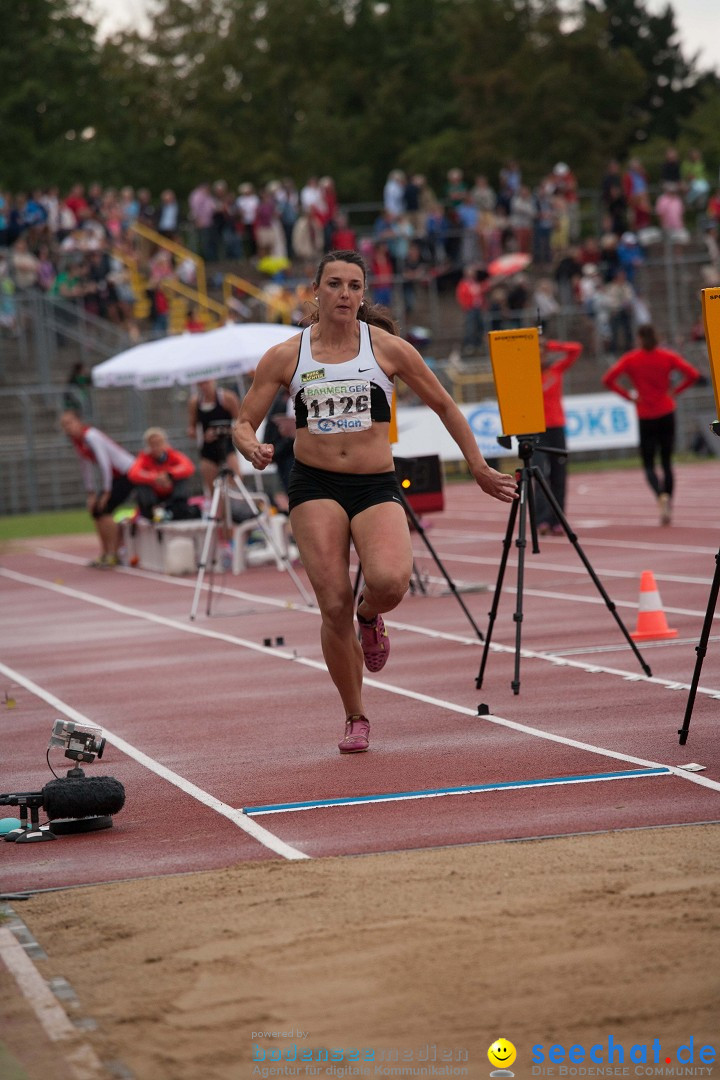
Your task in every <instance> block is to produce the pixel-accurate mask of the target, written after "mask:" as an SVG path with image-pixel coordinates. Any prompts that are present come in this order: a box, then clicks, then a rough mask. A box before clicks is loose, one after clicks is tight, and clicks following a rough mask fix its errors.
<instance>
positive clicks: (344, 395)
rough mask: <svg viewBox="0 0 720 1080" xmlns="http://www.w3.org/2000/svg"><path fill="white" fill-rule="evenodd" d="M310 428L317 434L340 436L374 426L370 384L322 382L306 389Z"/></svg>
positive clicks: (360, 382) (304, 390) (304, 392)
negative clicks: (371, 411) (371, 413)
mask: <svg viewBox="0 0 720 1080" xmlns="http://www.w3.org/2000/svg"><path fill="white" fill-rule="evenodd" d="M303 394H304V395H305V403H306V404H307V413H308V430H309V431H310V432H311V433H312V434H313V435H340V434H345V433H346V432H351V431H365V430H367V428H369V427H371V426H372V417H371V415H370V383H369V382H363V381H358V382H347V383H339V382H337V383H318V384H316V385H315V386H312V385H310V386H306V387H304V389H303Z"/></svg>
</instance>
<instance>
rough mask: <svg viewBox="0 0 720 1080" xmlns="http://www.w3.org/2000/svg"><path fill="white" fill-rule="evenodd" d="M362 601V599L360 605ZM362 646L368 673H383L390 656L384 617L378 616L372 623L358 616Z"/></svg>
mask: <svg viewBox="0 0 720 1080" xmlns="http://www.w3.org/2000/svg"><path fill="white" fill-rule="evenodd" d="M361 601H362V597H360V600H359V601H358V604H359V603H360V602H361ZM358 626H359V627H360V633H359V634H358V637H359V638H360V644H361V645H362V651H363V656H364V657H365V667H366V668H367V669H368V671H372V672H378V671H382V669H383V668H384V667H385V665H386V663H387V658H388V656H389V655H390V639H389V637H388V633H387V630H386V629H385V623H384V622H383V617H382V615H376V616H375V618H374V619H371V620H370V622H368V621H367V620H365V619H363V618H362V617H361V616H360V615H358Z"/></svg>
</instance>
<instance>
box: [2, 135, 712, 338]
mask: <svg viewBox="0 0 720 1080" xmlns="http://www.w3.org/2000/svg"><path fill="white" fill-rule="evenodd" d="M583 194H585V193H583ZM377 205H378V211H377V213H376V215H375V217H374V220H372V221H371V222H370V223H367V222H365V223H364V224H363V226H362V228H360V227H359V226H357V227H356V226H354V225H353V222H352V220H351V218H350V217H349V215H348V212H347V210H344V209H343V208H342V206H341V203H340V199H339V196H338V193H337V192H336V190H335V184H334V182H333V179H332V178H331V177H329V176H322V177H310V178H308V179H307V180H306V182H305V183H304V184H303V185H302V186H300V187H297V186H296V184H295V182H294V181H293V180H292V179H290V178H288V177H285V178H283V179H278V180H273V181H270V182H269V183H267V184H265V185H263V186H261V187H256V186H255V185H254V184H253V183H251V182H249V181H241V182H240V183H239V184H237V185H236V186H232V185H230V184H228V183H227V182H226V181H225V180H218V181H215V182H214V183H213V182H210V181H203V182H201V183H199V184H197V186H196V187H195V188H194V189H193V190H192V192H191V193H190V195H189V198H188V200H187V202H186V203H182V204H181V202H180V201H179V200H178V198H177V197H176V195H175V193H174V192H173V191H171V190H169V189H168V190H165V191H163V192H162V193H161V194H160V196H159V198H158V199H155V198H154V197H153V195H152V194H151V192H150V191H149V190H148V189H147V188H139V189H137V190H135V189H134V188H132V187H123V188H119V189H118V188H103V187H102V186H101V185H100V184H97V183H95V184H91V185H89V186H88V187H87V188H86V187H85V186H84V185H83V184H81V183H77V184H75V185H74V186H73V187H72V188H71V190H70V191H69V192H67V193H63V192H61V191H60V190H59V189H58V188H57V187H47V188H45V189H41V190H35V191H32V192H30V193H16V194H11V193H8V192H4V191H2V190H0V329H2V330H4V331H5V332H10V333H13V332H15V331H16V330H17V319H18V304H17V299H18V297H20V296H22V295H24V294H27V293H29V292H32V291H40V292H42V293H45V294H48V295H51V296H57V297H60V298H62V299H64V300H67V301H70V302H72V303H74V304H76V305H80V306H82V308H83V309H84V310H85V311H87V312H88V313H90V314H92V315H95V316H98V317H99V318H102V319H106V320H109V321H110V322H112V323H115V324H117V325H118V326H120V327H121V328H123V329H125V330H126V331H127V332H128V333H129V334H130V335H131V336H132V337H133V338H135V339H137V338H139V337H140V336H141V335H151V334H155V335H161V334H164V333H167V332H168V329H169V318H168V315H169V301H168V287H169V286H170V285H171V283H173V282H179V283H180V285H181V286H184V287H185V288H186V289H192V288H195V287H196V286H197V284H198V282H197V264H196V261H194V260H193V259H192V258H185V259H183V258H182V257H178V256H177V255H175V254H174V252H175V251H181V250H182V249H181V247H179V246H178V247H177V248H173V247H172V246H171V247H170V249H167V248H164V247H158V246H157V245H155V244H154V243H153V242H152V240H151V239H149V238H148V234H147V233H146V234H145V235H143V234H142V230H139V233H140V235H138V230H134V229H133V226H145V227H146V229H150V230H153V231H154V232H155V233H159V234H160V235H161V236H162V237H163V238H165V240H166V241H169V242H174V243H175V244H177V245H186V246H188V247H190V248H192V249H194V250H195V251H196V252H197V253H198V254H199V255H200V256H201V257H202V259H204V260H205V262H206V263H207V264H208V265H209V267H210V271H211V273H212V271H213V266H214V265H215V264H218V263H222V266H223V268H227V267H228V264H229V266H230V267H232V265H233V263H237V264H238V266H239V265H241V264H242V265H248V264H250V265H251V266H252V267H254V268H255V269H256V270H257V272H258V274H259V275H261V277H262V276H263V275H264V277H265V278H266V279H268V278H269V279H273V284H272V285H271V288H276V289H278V290H280V291H282V292H283V293H284V290H285V283H286V281H287V279H288V277H292V278H295V279H304V281H305V282H306V281H307V280H308V278H309V277H311V272H312V270H313V269H314V266H315V264H316V263H317V260H318V258H319V257H321V256H322V254H323V253H324V252H327V251H329V250H332V249H338V248H357V249H358V250H360V251H361V252H362V254H363V255H364V256H365V259H366V263H367V265H368V269H369V278H370V285H371V292H372V298H373V300H374V301H375V302H377V303H382V304H385V305H387V306H388V307H390V308H391V310H392V311H393V312H394V313H395V314H396V315H397V316H399V317H400V319H401V322H402V323H403V325H404V329H405V330H406V332H407V330H408V329H409V328H410V326H411V323H412V321H413V316H414V313H415V312H416V311H417V310H418V305H419V299H420V295H421V294H420V290H421V288H422V286H423V283H426V282H429V281H432V280H434V281H435V282H436V283H443V285H444V287H445V288H446V290H448V289H449V290H452V292H453V294H454V297H455V301H456V305H457V309H458V328H459V343H460V342H461V345H462V349H463V350H464V351H465V352H466V353H473V352H475V351H477V350H480V349H482V347H483V341H484V338H485V335H486V333H487V331H488V330H492V329H501V328H507V327H512V326H515V325H521V324H522V322H523V320H524V319H526V318H527V316H528V313H532V315H533V317H534V316H535V313H539V316H540V320H541V322H542V323H543V325H549V326H550V327H552V323H553V320H554V319H555V317H556V316H557V315H558V313H560V312H561V311H562V310H565V309H568V308H571V307H572V308H574V309H575V310H577V311H580V312H582V313H583V315H584V317H585V319H586V324H587V335H588V338H589V340H590V343H591V344H594V346H595V351H598V350H599V351H600V352H602V351H607V352H610V353H612V354H615V355H617V354H619V353H620V352H622V351H623V350H626V349H628V348H629V347H630V344H631V342H632V339H633V333H634V329H635V327H636V326H637V325H639V324H642V323H645V322H648V321H649V320H650V317H651V314H652V313H651V311H650V310H649V306H648V298H647V297H644V296H643V295H641V293H640V292H639V291H638V271H639V268H640V267H641V266H642V265H643V263H644V262H645V260H646V259H647V257H648V253H649V252H652V251H653V248H654V247H655V245H663V244H668V243H669V244H671V245H672V246H673V250H675V249H677V248H682V247H683V246H685V245H687V244H688V243H689V242H690V241H691V240H692V239H693V238H700V239H702V240H703V241H704V242H705V245H706V247H707V250H708V252H709V255H710V260H711V269H710V271H709V273H710V274H712V275H713V276H714V275H716V274H717V270H718V247H717V242H716V233H717V228H718V222H719V221H720V191H718V190H717V187H716V185H714V184H713V183H711V180H710V175H709V171H708V169H707V167H706V165H705V163H704V161H703V157H702V153H701V151H700V150H698V149H691V150H690V151H688V153H687V154H686V155H685V156H684V157H682V158H681V156H680V155H679V154H678V152H677V150H676V149H675V148H674V147H672V146H671V147H668V149H667V152H666V154H665V158H664V161H663V163H662V167H661V169H660V170H659V172H658V174H657V175H653V176H650V175H648V173H647V171H646V170H645V169H644V167H643V165H642V163H641V162H640V160H639V159H638V158H635V157H633V158H631V159H630V160H629V161H628V162H627V163H626V164H625V165H624V166H623V165H621V164H620V163H619V162H618V161H610V162H608V164H607V167H606V169H605V172H604V174H603V176H602V177H601V178H600V179H599V183H598V188H597V192H596V193H595V196H594V198H593V199H591V200H590V202H589V203H588V202H587V201H586V199H585V198H584V199H583V200H582V201H581V193H580V191H579V187H578V182H577V178H576V176H575V174H574V172H573V169H572V167H571V166H570V165H568V164H566V163H565V162H557V163H555V164H554V165H553V166H552V167H551V168H549V169H548V170H547V172H546V173H545V175H543V176H542V177H541V178H540V179H539V180H538V181H537V182H535V183H529V182H527V181H526V179H525V178H524V176H523V173H522V169H521V168H520V166H519V164H518V163H517V162H516V161H507V162H505V163H504V164H503V165H502V167H501V168H500V169H499V170H498V174H497V177H495V178H490V177H488V176H485V175H475V176H472V177H470V176H468V175H466V174H465V172H464V171H463V170H462V169H461V168H457V167H455V168H450V169H448V171H447V175H446V178H445V183H444V185H443V188H442V190H437V191H436V190H434V189H433V188H432V187H431V186H430V184H429V183H428V181H427V179H426V178H425V177H424V176H423V175H420V174H412V175H406V174H405V173H404V172H403V171H402V170H400V169H392V170H391V171H390V173H389V175H388V177H387V180H386V182H385V184H384V187H383V190H382V192H381V193H380V192H378V202H377ZM588 206H589V208H590V212H588ZM510 256H517V257H518V258H516V259H511V258H509V257H510ZM241 261H242V262H241ZM138 271H139V274H138ZM138 280H141V281H142V282H143V289H144V290H145V294H146V295H144V296H139V295H138ZM306 297H307V292H306V290H305V288H304V286H299V287H298V288H297V289H296V290H295V292H293V293H291V294H290V295H289V298H288V297H287V296H286V297H285V299H287V303H288V311H289V312H290V313H291V317H292V319H293V321H296V322H297V321H301V320H302V318H303V316H304V315H306V314H307V311H306V309H304V303H305V300H306ZM140 300H145V301H146V308H147V316H146V319H147V321H146V322H145V323H144V324H138V318H137V311H138V301H140ZM244 300H245V301H247V298H244ZM237 317H238V318H249V317H254V318H257V311H256V309H253V308H252V306H251V305H248V304H247V302H243V301H242V300H238V301H237ZM204 326H205V323H204V321H203V318H202V316H201V313H200V312H199V310H198V309H197V308H190V307H189V308H188V312H187V320H186V324H185V326H184V328H185V329H187V330H198V331H199V330H202V329H203V328H204Z"/></svg>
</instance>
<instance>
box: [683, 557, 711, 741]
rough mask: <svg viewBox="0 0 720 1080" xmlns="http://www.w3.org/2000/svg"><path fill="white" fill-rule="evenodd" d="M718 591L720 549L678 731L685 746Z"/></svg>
mask: <svg viewBox="0 0 720 1080" xmlns="http://www.w3.org/2000/svg"><path fill="white" fill-rule="evenodd" d="M718 592H720V551H719V552H718V553H717V555H716V556H715V574H714V575H713V580H712V586H711V588H710V596H709V598H708V606H707V611H706V612H705V621H704V622H703V627H702V632H701V634H700V641H699V642H698V644H697V646H696V648H695V652H696V653H697V660H696V661H695V671H694V672H693V677H692V683H691V684H690V693H689V694H688V700H687V706H686V707H685V718H684V720H683V726H682V727H681V728H680V730H679V731H678V735H679V736H680V738H679V739H678V742H679V743H680V745H681V746H684V745H685V743H686V742H687V737H688V730H689V728H690V717H691V716H692V711H693V705H694V704H695V695H696V693H697V688H698V683H699V682H700V672H701V670H702V665H703V660H704V659H705V654H706V653H707V643H708V641H709V640H710V630H711V629H712V622H713V617H714V615H715V605H716V604H717V598H718Z"/></svg>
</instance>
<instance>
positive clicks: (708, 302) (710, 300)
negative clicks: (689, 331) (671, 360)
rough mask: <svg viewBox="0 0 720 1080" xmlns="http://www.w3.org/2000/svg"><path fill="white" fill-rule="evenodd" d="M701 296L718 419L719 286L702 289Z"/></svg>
mask: <svg viewBox="0 0 720 1080" xmlns="http://www.w3.org/2000/svg"><path fill="white" fill-rule="evenodd" d="M701 296H702V310H703V323H704V324H705V342H706V344H707V351H708V356H709V358H710V373H711V375H712V381H713V390H714V391H715V408H716V409H717V415H718V417H719V418H720V285H715V286H713V288H712V289H702V290H701Z"/></svg>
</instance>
